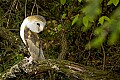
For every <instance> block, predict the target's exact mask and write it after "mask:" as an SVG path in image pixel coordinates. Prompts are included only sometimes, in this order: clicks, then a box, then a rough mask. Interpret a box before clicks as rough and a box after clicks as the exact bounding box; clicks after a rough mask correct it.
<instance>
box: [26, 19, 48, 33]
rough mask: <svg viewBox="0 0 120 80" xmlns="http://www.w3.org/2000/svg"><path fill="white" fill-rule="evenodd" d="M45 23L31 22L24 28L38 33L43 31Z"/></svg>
mask: <svg viewBox="0 0 120 80" xmlns="http://www.w3.org/2000/svg"><path fill="white" fill-rule="evenodd" d="M45 24H46V22H42V21H38V20H33V21H31V22H29V24H27V25H26V26H27V27H28V28H29V29H30V30H31V31H33V32H36V33H39V32H41V31H43V28H44V26H45Z"/></svg>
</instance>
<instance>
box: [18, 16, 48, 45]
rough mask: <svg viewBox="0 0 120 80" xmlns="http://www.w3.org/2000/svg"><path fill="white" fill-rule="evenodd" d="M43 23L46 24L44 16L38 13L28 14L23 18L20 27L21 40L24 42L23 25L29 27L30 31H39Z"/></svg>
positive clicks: (41, 29)
mask: <svg viewBox="0 0 120 80" xmlns="http://www.w3.org/2000/svg"><path fill="white" fill-rule="evenodd" d="M45 24H46V20H45V18H44V17H42V16H39V15H34V16H29V17H27V18H25V19H24V21H23V23H22V25H21V28H20V36H21V38H22V40H23V42H24V43H25V40H24V34H25V33H24V29H25V27H27V28H29V29H30V30H31V31H32V32H35V33H39V32H41V31H43V28H44V26H45Z"/></svg>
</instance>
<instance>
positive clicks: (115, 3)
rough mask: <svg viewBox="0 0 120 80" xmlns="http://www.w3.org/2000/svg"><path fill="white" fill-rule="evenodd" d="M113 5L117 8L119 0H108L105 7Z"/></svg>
mask: <svg viewBox="0 0 120 80" xmlns="http://www.w3.org/2000/svg"><path fill="white" fill-rule="evenodd" d="M112 3H113V4H114V5H115V6H117V5H118V3H119V0H110V1H109V2H108V3H107V5H110V4H112Z"/></svg>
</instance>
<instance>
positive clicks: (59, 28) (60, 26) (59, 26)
mask: <svg viewBox="0 0 120 80" xmlns="http://www.w3.org/2000/svg"><path fill="white" fill-rule="evenodd" d="M61 30H62V25H61V24H59V25H58V32H59V31H61Z"/></svg>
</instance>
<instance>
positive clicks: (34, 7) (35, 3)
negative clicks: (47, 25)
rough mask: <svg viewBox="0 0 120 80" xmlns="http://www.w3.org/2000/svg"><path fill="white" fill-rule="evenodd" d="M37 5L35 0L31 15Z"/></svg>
mask: <svg viewBox="0 0 120 80" xmlns="http://www.w3.org/2000/svg"><path fill="white" fill-rule="evenodd" d="M35 6H36V0H35V2H34V5H33V7H32V11H31V15H32V14H33V11H34V8H35Z"/></svg>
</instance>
